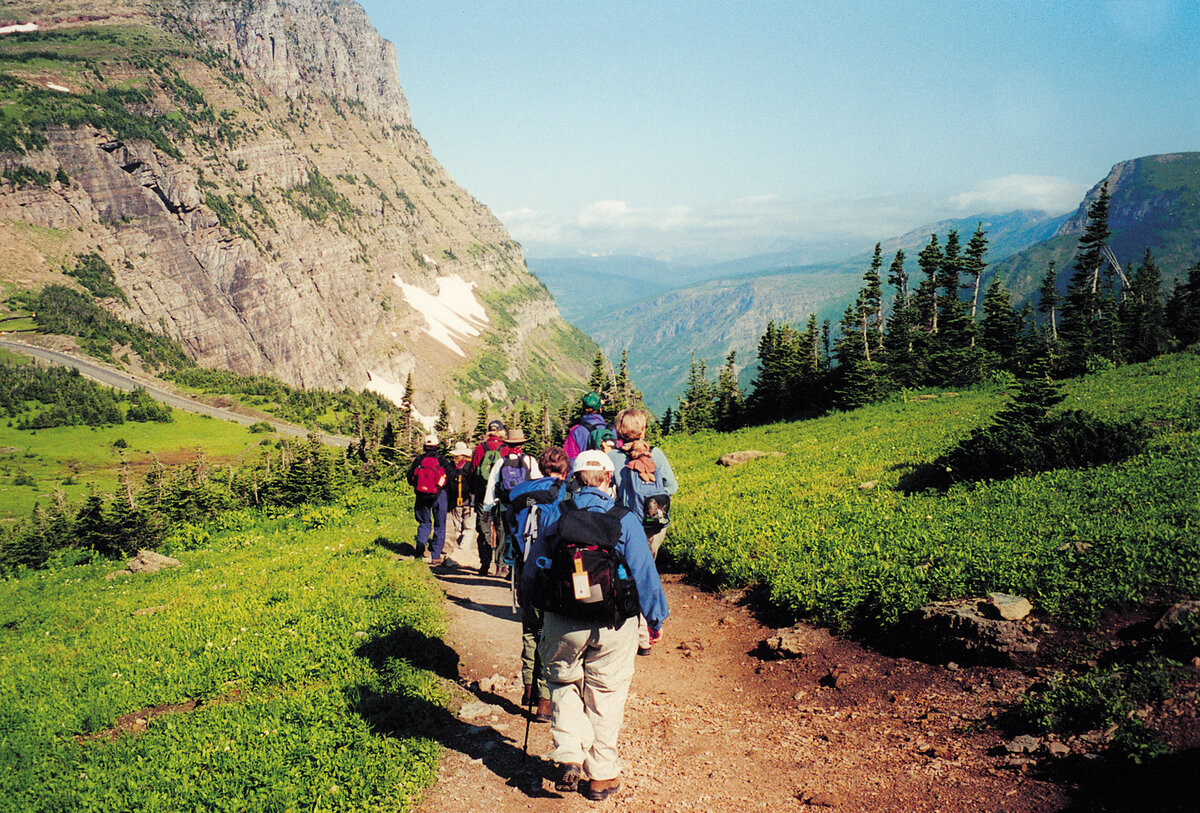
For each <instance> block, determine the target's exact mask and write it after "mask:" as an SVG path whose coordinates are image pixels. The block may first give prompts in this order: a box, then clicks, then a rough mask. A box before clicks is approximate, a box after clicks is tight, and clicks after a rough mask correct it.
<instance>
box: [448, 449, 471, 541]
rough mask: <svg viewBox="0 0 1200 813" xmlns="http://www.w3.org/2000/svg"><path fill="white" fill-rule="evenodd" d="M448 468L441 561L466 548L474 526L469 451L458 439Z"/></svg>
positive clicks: (451, 452) (452, 450)
mask: <svg viewBox="0 0 1200 813" xmlns="http://www.w3.org/2000/svg"><path fill="white" fill-rule="evenodd" d="M450 460H451V462H452V463H453V464H454V465H453V466H451V467H450V470H449V477H448V479H447V480H446V547H445V549H444V551H443V559H447V560H448V561H447V564H449V563H450V562H449V557H450V555H451V554H452V553H454V551H456V550H457V549H458V548H459V547H460V546H465V542H466V538H467V535H468V534H470V533H471V532H472V531H471V528H472V526H473V525H474V523H475V497H474V494H473V492H472V489H473V487H474V483H473V477H474V474H475V470H474V469H473V468H471V450H470V449H469V448H467V444H465V443H463V442H462V441H461V440H460V441H458V442H457V443H455V444H454V448H453V449H451V450H450Z"/></svg>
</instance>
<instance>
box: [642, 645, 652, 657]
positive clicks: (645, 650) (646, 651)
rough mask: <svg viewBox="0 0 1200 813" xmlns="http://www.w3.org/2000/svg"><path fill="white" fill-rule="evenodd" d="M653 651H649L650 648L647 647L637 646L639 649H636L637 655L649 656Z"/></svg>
mask: <svg viewBox="0 0 1200 813" xmlns="http://www.w3.org/2000/svg"><path fill="white" fill-rule="evenodd" d="M653 651H654V650H653V649H651V648H650V647H648V646H639V647H638V654H639V655H649V654H650V653H651V652H653Z"/></svg>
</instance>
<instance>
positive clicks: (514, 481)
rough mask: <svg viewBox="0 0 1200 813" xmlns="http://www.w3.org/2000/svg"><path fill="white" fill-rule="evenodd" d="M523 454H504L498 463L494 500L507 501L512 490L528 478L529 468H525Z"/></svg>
mask: <svg viewBox="0 0 1200 813" xmlns="http://www.w3.org/2000/svg"><path fill="white" fill-rule="evenodd" d="M524 457H525V455H523V454H509V455H505V457H504V461H503V462H502V463H501V464H500V476H499V477H497V478H496V500H497V501H498V502H502V503H507V502H508V495H509V494H512V490H513V489H514V488H516V487H517V486H519V485H521V483H524V482H525V481H526V480H528V479H529V469H527V468H525V461H524V460H523V459H522V458H524Z"/></svg>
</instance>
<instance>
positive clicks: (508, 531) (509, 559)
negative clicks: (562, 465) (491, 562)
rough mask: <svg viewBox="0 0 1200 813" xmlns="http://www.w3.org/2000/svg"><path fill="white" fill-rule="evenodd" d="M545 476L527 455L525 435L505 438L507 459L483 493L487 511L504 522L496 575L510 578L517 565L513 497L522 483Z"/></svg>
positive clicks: (496, 467) (512, 434)
mask: <svg viewBox="0 0 1200 813" xmlns="http://www.w3.org/2000/svg"><path fill="white" fill-rule="evenodd" d="M541 476H542V472H541V469H539V468H538V464H537V460H535V459H534V458H533V457H531V456H530V455H527V454H525V431H524V430H523V429H521V428H520V427H518V428H516V429H509V430H508V434H507V435H506V436H505V438H504V455H503V456H502V457H501V458H500V460H499V461H497V463H496V465H494V466H492V470H491V471H490V472H489V473H488V484H487V489H486V490H485V491H484V493H483V510H484V511H489V512H492V514H493V515H499V516H500V517H501V518H502V520H503V523H502V525H503V529H504V539H503V540H502V542H501V545H500V548H499V550H497V562H496V575H498V576H500V577H501V578H507V577H508V575H509V572H510V567H511V565H512V564H513V546H512V543H511V537H512V535H513V534H514V533H515V523H514V521H513V517H512V512H511V510H510V509H509V495H510V494H511V493H512V490H513V489H514V488H516V487H517V486H519V485H520V484H521V483H524V482H528V481H529V480H536V479H538V478H539V477H541Z"/></svg>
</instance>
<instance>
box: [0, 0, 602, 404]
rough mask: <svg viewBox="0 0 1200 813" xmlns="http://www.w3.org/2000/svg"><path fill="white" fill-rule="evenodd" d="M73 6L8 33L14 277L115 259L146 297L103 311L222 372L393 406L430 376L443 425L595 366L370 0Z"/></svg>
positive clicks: (4, 196)
mask: <svg viewBox="0 0 1200 813" xmlns="http://www.w3.org/2000/svg"><path fill="white" fill-rule="evenodd" d="M73 5H74V4H67V3H55V2H39V3H34V2H24V0H22V2H18V3H16V4H15V6H13V7H12V8H8V9H6V11H5V13H6V14H7V15H8V19H10V20H13V19H20V20H21V21H23V22H24V21H28V22H34V23H36V24H37V25H38V26H39V30H38V32H37V33H34V34H14V35H5V36H0V103H5V102H7V103H8V104H9V105H10V109H11V110H17V111H23V113H22V115H21V116H18V117H17V118H16V119H15V122H16V123H15V124H14V123H12V122H11V121H10V123H9V124H5V125H0V127H7V128H8V130H7V131H5V130H3V129H0V166H2V167H3V168H4V169H5V170H7V175H6V178H7V180H6V181H4V182H0V238H3V241H4V242H5V243H6V244H9V243H11V244H13V246H14V251H13V252H12V253H11V254H10V256H8V257H6V258H3V259H0V276H2V277H3V278H4V279H7V280H8V281H9V282H10V283H14V284H16V285H18V286H22V287H30V286H36V285H38V284H40V283H43V282H46V281H51V280H56V279H58V277H59V274H58V272H59V270H60V269H61V268H62V267H64V266H69V264H70V262H71V258H72V257H73V256H74V255H75V254H76V253H79V252H95V253H99V254H100V255H101V256H103V257H104V258H105V259H106V260H107V261H108V263H109V265H111V266H112V268H113V269H114V272H115V276H116V280H117V283H118V284H119V285H120V286H121V288H122V289H123V290H124V291H125V293H126V295H127V298H128V300H129V305H128V307H126V306H125V305H124V304H123V303H121V302H119V301H115V300H114V301H108V302H106V303H105V304H106V306H107V307H109V308H110V309H112V310H114V311H115V312H117V313H118V315H121V316H123V317H124V318H126V319H129V320H131V321H135V322H138V323H141V324H143V325H146V326H148V327H150V328H152V329H157V330H162V331H165V332H166V333H168V334H169V335H171V336H172V337H174V338H177V339H178V340H180V341H181V342H182V343H183V344H184V346H185V347H186V348H187V350H188V352H189V353H190V354H191V355H192V356H193V357H194V358H195V359H196V360H197V361H198V362H199V363H201V364H203V365H205V366H211V367H220V368H227V369H232V370H235V371H238V372H242V373H270V374H273V375H276V376H278V377H280V378H282V379H284V380H285V381H288V382H289V383H293V384H297V385H301V386H320V387H326V388H335V389H340V388H342V387H349V388H351V389H362V388H372V389H376V390H379V391H382V392H384V393H385V394H393V393H394V392H395V391H396V390H397V389H398V388H402V387H403V384H404V381H405V379H406V378H407V376H408V375H409V374H412V375H413V380H414V384H415V385H416V387H417V398H418V408H420V409H421V410H422V411H425V412H432V410H433V408H434V407H435V406H436V403H437V400H438V398H439V397H440V396H441V395H442V394H446V395H448V396H450V397H451V400H452V401H453V400H454V395H455V394H456V393H457V395H458V396H459V397H460V398H462V399H467V400H469V399H472V398H478V397H480V396H481V395H482V394H483V393H484V392H485V391H486V392H488V393H489V394H490V395H491V397H492V398H493V400H496V399H499V400H502V401H504V400H509V399H511V398H514V397H520V396H529V395H532V394H534V392H536V391H544V390H547V389H554V388H556V387H565V386H578V383H577V382H578V381H580V380H582V379H583V378H585V377H586V375H587V368H588V365H589V362H590V359H591V356H592V353H593V352H594V346H592V345H591V344H590V342H589V341H588V340H587V339H586V338H584V337H582V335H581V334H579V333H578V332H577V331H575V330H574V329H573V328H571V327H569V326H568V325H566V323H565V322H563V320H562V318H561V317H560V315H559V313H558V311H557V308H556V307H555V305H554V303H553V300H552V298H551V297H550V295H549V293H548V292H547V291H546V289H545V288H544V287H542V286H541V285H540V283H538V282H537V281H536V280H535V279H534V278H533V277H532V276H531V275H529V273H528V271H527V270H526V268H525V265H524V260H523V257H522V255H521V250H520V247H519V246H518V245H517V244H516V243H514V242H513V241H512V239H511V238H510V237H509V236H508V234H507V233H506V232H505V230H504V228H503V226H502V225H501V224H500V223H499V222H498V221H497V220H496V219H495V217H493V216H492V214H491V213H490V212H489V211H488V209H487V208H486V207H485V206H483V205H482V204H480V203H479V202H478V201H476V200H475V199H474V198H472V197H471V196H470V195H469V194H468V193H467V192H466V191H465V190H463V189H462V188H460V187H459V186H457V185H456V184H455V182H454V181H453V179H452V178H450V177H449V176H448V174H447V173H446V172H445V170H444V169H443V168H442V167H441V166H440V165H439V164H438V163H437V161H436V160H435V159H434V158H433V156H432V154H431V152H430V150H429V147H428V145H427V144H426V143H425V141H424V139H422V138H421V136H420V134H419V133H417V131H416V130H415V129H414V128H413V126H412V123H411V120H410V118H409V114H408V108H407V104H406V102H405V100H404V95H403V92H402V90H401V87H400V84H399V79H398V77H397V73H396V55H395V50H394V48H393V46H392V45H391V44H390V43H388V42H385V41H384V40H382V39H381V38H380V37H379V35H378V34H377V33H376V32H375V31H374V29H373V28H372V27H371V25H370V21H369V20H368V19H367V16H366V14H365V12H364V11H363V10H362V8H361V7H359V6H358V5H357V4H356V3H353V2H342V1H340V0H255V2H219V0H187V2H170V1H168V2H164V3H155V4H149V3H139V2H125V3H121V4H118V3H93V4H89V8H88V12H87V16H86V18H85V19H81V14H80V9H81V6H79V5H74V7H72V6H73ZM22 12H24V13H22ZM50 51H53V52H54V53H62V54H64V57H63V58H62V59H47V58H31V57H30V56H29V55H30V54H34V55H35V56H36V55H37V54H43V55H44V54H45V53H47V52H50ZM6 136H7V139H6ZM6 145H7V146H6ZM497 160H501V158H500V157H499V156H498V157H497ZM22 168H24V169H22ZM27 170H29V171H37V172H40V173H43V175H41V176H38V177H39V178H42V179H49V178H52V177H56V180H53V181H50V180H44V181H38V182H27V179H26V180H25V181H23V180H22V176H21V174H20V173H22V172H26V171H27ZM66 279H67V278H65V277H62V278H61V279H58V281H65V280H66Z"/></svg>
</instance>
